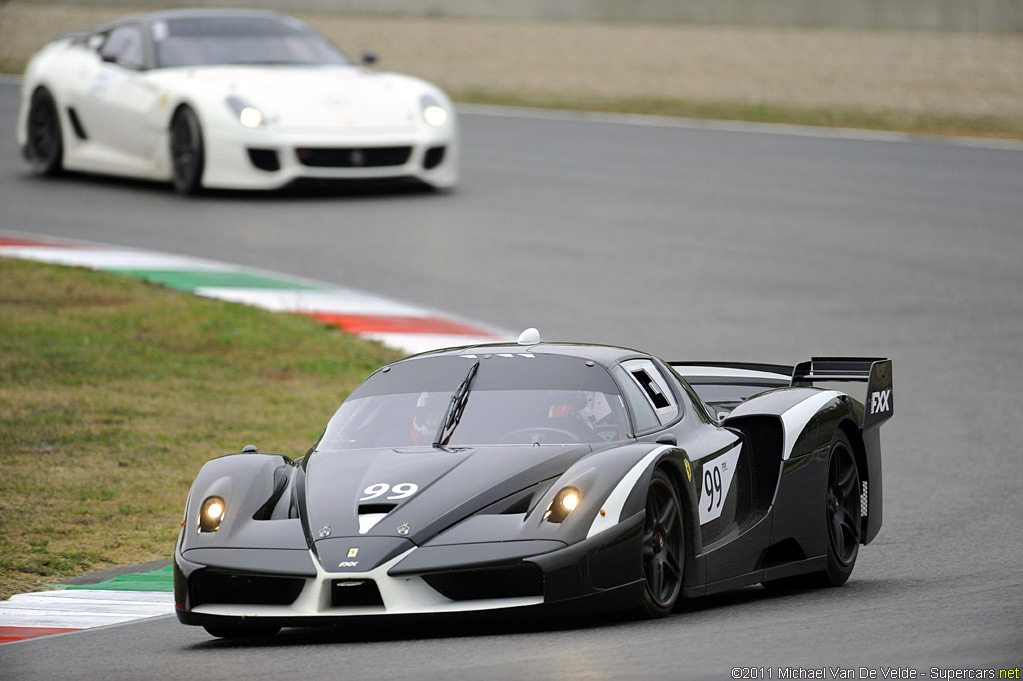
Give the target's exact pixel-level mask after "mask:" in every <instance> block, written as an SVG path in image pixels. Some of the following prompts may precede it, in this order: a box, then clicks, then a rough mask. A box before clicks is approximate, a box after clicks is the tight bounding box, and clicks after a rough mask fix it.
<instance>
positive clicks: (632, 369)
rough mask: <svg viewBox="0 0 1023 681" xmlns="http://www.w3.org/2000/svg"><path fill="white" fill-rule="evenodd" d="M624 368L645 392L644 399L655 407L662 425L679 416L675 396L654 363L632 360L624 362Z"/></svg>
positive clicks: (645, 360) (644, 360) (646, 360)
mask: <svg viewBox="0 0 1023 681" xmlns="http://www.w3.org/2000/svg"><path fill="white" fill-rule="evenodd" d="M622 368H623V369H625V371H626V373H628V374H629V376H630V378H632V380H633V381H635V383H636V385H637V386H639V388H640V390H642V391H643V395H644V397H645V398H646V399H647V400H648V401H649V403H650V406H651V407H653V409H654V412H655V413H656V414H657V420H658V421H659V422H660V423H661V424H662V425H663V424H665V423H669V422H671V421H673V420H674V419H675V417H676V416H678V404H677V403H676V402H675V396H674V395H673V394H672V392H671V388H669V387H668V382H667V381H666V380H665V379H664V376H662V375H661V372H660V371H658V370H657V367H656V366H654V363H653V362H651V361H650V360H648V359H630V360H629V361H628V362H622Z"/></svg>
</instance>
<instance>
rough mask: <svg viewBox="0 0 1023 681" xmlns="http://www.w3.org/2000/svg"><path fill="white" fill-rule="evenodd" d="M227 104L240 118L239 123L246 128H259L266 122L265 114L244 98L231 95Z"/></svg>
mask: <svg viewBox="0 0 1023 681" xmlns="http://www.w3.org/2000/svg"><path fill="white" fill-rule="evenodd" d="M226 102H227V108H229V109H230V110H231V111H232V112H234V115H235V116H237V117H238V122H239V123H241V124H242V125H244V126H245V127H246V128H259V127H262V126H263V123H265V122H266V118H265V117H264V116H263V112H262V111H260V110H259V109H257V108H256V107H255V106H253V105H252V104H251V103H249V102H248V101H246V100H245V99H243V98H242V97H239V96H238V95H229V96H228V98H227V100H226Z"/></svg>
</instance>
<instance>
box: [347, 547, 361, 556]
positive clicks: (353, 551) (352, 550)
mask: <svg viewBox="0 0 1023 681" xmlns="http://www.w3.org/2000/svg"><path fill="white" fill-rule="evenodd" d="M358 555H359V549H358V547H355V546H353V547H352V548H350V549H348V557H349V558H355V557H356V556H358Z"/></svg>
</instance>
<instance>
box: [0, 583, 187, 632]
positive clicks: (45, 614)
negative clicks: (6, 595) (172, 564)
mask: <svg viewBox="0 0 1023 681" xmlns="http://www.w3.org/2000/svg"><path fill="white" fill-rule="evenodd" d="M173 612H174V594H172V593H167V592H160V591H107V590H101V589H95V590H94V589H83V590H67V591H38V592H34V593H27V594H18V595H15V596H11V598H10V600H7V601H0V626H8V627H59V628H66V629H88V628H91V627H95V626H101V625H105V624H115V623H117V622H128V621H130V620H135V619H140V618H144V617H158V616H160V615H169V614H172V613H173Z"/></svg>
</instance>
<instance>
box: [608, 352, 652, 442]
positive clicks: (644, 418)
mask: <svg viewBox="0 0 1023 681" xmlns="http://www.w3.org/2000/svg"><path fill="white" fill-rule="evenodd" d="M614 374H615V377H616V378H617V379H618V382H619V383H621V385H622V392H623V393H624V397H625V401H626V402H628V403H629V409H630V410H631V411H632V418H633V419H634V420H635V423H634V424H632V425H633V426H634V427H635V429H636V432H637V433H645V432H647V431H648V430H653V429H654V428H657V427H658V426H659V425H660V422H659V421H658V420H657V414H655V413H654V408H653V407H651V406H650V400H648V399H647V397H646V395H645V394H643V391H642V390H641V389H640V387H639V386H638V385H636V382H635V381H634V380H633V378H632V377H631V376H630V375H629V372H627V371H626V370H625V369H623V368H622V367H620V366H617V367H615V369H614Z"/></svg>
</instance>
